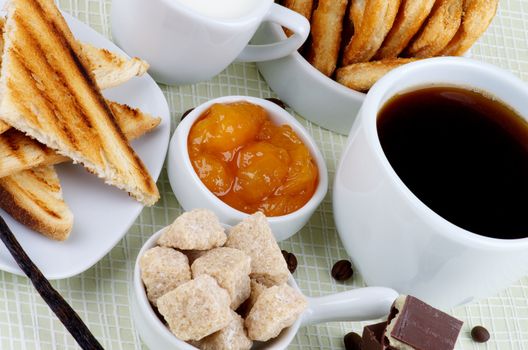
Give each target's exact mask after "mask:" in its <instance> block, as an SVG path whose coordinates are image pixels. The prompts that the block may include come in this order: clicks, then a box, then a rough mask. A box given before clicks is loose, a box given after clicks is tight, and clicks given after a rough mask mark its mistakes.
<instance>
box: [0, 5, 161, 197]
mask: <svg viewBox="0 0 528 350" xmlns="http://www.w3.org/2000/svg"><path fill="white" fill-rule="evenodd" d="M7 12H8V14H7V21H6V25H5V30H4V45H5V46H4V52H3V57H2V72H1V77H0V92H1V103H0V118H1V119H2V120H3V121H4V122H6V123H8V124H10V125H12V126H14V127H15V128H17V129H19V130H21V131H23V132H24V133H26V134H28V135H30V136H31V137H33V138H35V139H37V140H38V141H39V142H41V143H43V144H46V145H47V146H49V147H50V148H53V149H55V150H56V151H57V152H59V153H61V154H63V155H65V156H68V157H70V158H72V159H73V160H74V161H76V162H79V163H81V164H83V165H84V166H85V167H86V168H87V169H88V170H89V171H91V172H93V173H94V174H97V175H98V176H99V177H101V178H104V179H105V181H106V182H107V183H108V184H111V185H114V186H116V187H118V188H121V189H123V190H125V191H127V192H128V193H130V195H131V196H133V197H135V198H136V199H137V200H138V201H140V202H142V203H143V204H145V205H152V204H154V203H155V202H156V201H157V200H158V199H159V192H158V189H157V187H156V184H155V182H154V180H153V179H152V178H151V176H150V174H149V172H148V170H147V168H146V167H145V165H144V164H143V162H142V161H141V160H140V159H139V157H138V156H137V154H136V153H135V152H134V150H133V149H132V148H131V147H130V145H129V144H128V142H127V140H126V138H125V136H124V134H123V133H122V131H121V130H120V128H119V126H118V125H117V121H116V119H115V117H114V116H113V113H112V111H111V109H110V107H109V106H108V105H107V104H106V101H105V100H104V98H103V97H102V95H101V93H100V91H99V88H98V86H97V84H96V82H95V79H94V77H93V75H92V73H91V72H90V71H89V69H88V68H87V67H88V63H87V61H86V59H85V58H84V57H83V55H82V52H81V49H80V44H79V43H78V42H77V41H76V40H75V39H74V38H73V35H72V33H71V32H70V30H69V28H68V26H67V24H66V22H65V21H64V18H63V17H62V15H61V14H60V12H59V10H58V9H57V7H56V5H55V3H54V2H53V1H50V0H10V1H9V2H8V4H7Z"/></svg>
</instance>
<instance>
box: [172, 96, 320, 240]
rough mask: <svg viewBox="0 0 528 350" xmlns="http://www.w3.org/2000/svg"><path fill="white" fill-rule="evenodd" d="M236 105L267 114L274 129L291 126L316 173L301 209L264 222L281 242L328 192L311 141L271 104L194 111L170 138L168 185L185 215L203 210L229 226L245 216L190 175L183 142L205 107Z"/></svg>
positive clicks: (254, 100)
mask: <svg viewBox="0 0 528 350" xmlns="http://www.w3.org/2000/svg"><path fill="white" fill-rule="evenodd" d="M240 101H246V102H249V103H253V104H256V105H259V106H262V107H263V108H264V109H265V110H266V111H267V113H268V117H269V118H270V119H271V120H272V121H273V122H274V123H275V124H277V125H282V124H288V125H289V126H291V127H292V129H293V130H294V131H295V133H296V134H297V135H298V136H299V138H300V139H301V140H302V141H303V142H304V144H305V145H306V147H308V149H309V150H310V153H311V154H312V157H313V159H314V161H315V163H316V165H317V168H318V169H319V184H318V186H317V188H316V190H315V193H314V194H313V196H312V198H311V199H310V200H309V201H308V202H307V203H306V204H305V205H304V206H303V207H301V208H299V209H298V210H296V211H295V212H293V213H290V214H288V215H283V216H276V217H270V218H268V222H269V224H270V226H271V229H272V231H273V234H274V235H275V238H276V239H277V241H282V240H285V239H287V238H289V237H291V236H292V235H294V234H295V233H296V232H298V231H299V230H300V229H301V228H302V227H303V226H304V225H306V223H307V222H308V220H309V219H310V217H311V216H312V214H313V213H314V211H315V209H317V207H318V206H319V204H320V203H321V201H322V200H323V199H324V197H325V195H326V192H327V190H328V171H327V168H326V163H325V161H324V158H323V156H322V154H321V151H319V149H318V148H317V145H316V143H315V141H314V140H313V138H312V137H311V136H310V135H309V134H308V132H307V131H306V129H304V127H303V126H302V125H301V124H300V123H299V122H298V121H297V120H296V119H295V118H294V117H293V116H292V115H291V114H290V113H288V112H287V111H286V110H284V109H282V108H280V107H279V106H277V105H276V104H275V103H273V102H269V101H266V100H263V99H260V98H256V97H247V96H227V97H221V98H217V99H214V100H211V101H209V102H206V103H204V104H202V105H200V106H198V107H197V108H195V109H194V110H193V111H192V112H191V113H189V114H188V115H187V116H186V117H185V119H183V120H182V121H181V123H180V125H178V127H177V128H176V131H175V132H174V135H173V136H172V140H171V142H170V146H169V153H168V166H167V168H168V174H169V181H170V184H171V187H172V190H173V191H174V194H175V195H176V198H177V199H178V201H179V203H180V205H181V206H182V207H183V209H185V210H187V211H189V210H192V209H196V208H206V209H209V210H211V211H213V212H214V213H215V214H216V215H217V216H218V217H219V218H220V221H221V222H224V223H226V224H229V225H234V224H236V223H238V222H240V221H242V219H243V218H245V217H246V216H247V215H248V214H246V213H243V212H241V211H239V210H236V209H234V208H232V207H230V206H229V205H227V204H225V203H224V202H223V201H222V200H221V199H219V198H218V197H216V196H215V195H214V194H213V193H212V192H211V191H209V189H208V188H207V187H206V186H205V185H204V184H203V182H202V181H201V180H200V178H199V177H198V175H197V174H196V172H195V171H194V168H193V166H192V164H191V161H190V158H189V152H188V150H187V139H188V137H189V131H190V129H191V127H192V126H193V125H194V123H195V122H196V120H198V118H200V117H201V116H202V114H203V113H204V112H205V111H206V110H207V109H209V107H211V106H212V105H213V104H215V103H232V102H240Z"/></svg>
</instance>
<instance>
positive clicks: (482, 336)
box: [471, 326, 490, 343]
mask: <svg viewBox="0 0 528 350" xmlns="http://www.w3.org/2000/svg"><path fill="white" fill-rule="evenodd" d="M471 338H473V341H475V342H477V343H485V342H487V341H488V340H489V339H490V334H489V332H488V330H487V329H486V328H484V327H482V326H476V327H473V329H472V330H471Z"/></svg>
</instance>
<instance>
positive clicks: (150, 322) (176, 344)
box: [130, 230, 398, 350]
mask: <svg viewBox="0 0 528 350" xmlns="http://www.w3.org/2000/svg"><path fill="white" fill-rule="evenodd" d="M162 231H163V230H160V231H158V232H157V233H155V234H154V235H152V237H150V239H149V240H148V241H147V242H145V244H144V245H143V247H142V248H141V250H140V252H139V254H138V257H137V259H136V263H135V266H134V275H133V281H132V289H131V296H130V300H131V308H132V319H133V320H134V325H135V328H136V330H137V332H138V333H139V336H140V337H141V339H142V340H143V342H144V343H145V344H146V345H147V347H149V348H150V349H153V350H154V349H156V350H157V349H166V350H169V349H182V350H195V349H196V348H195V347H194V346H191V345H190V344H188V343H186V342H184V341H181V340H179V339H178V338H176V336H174V335H173V334H172V333H171V332H170V331H169V329H168V328H167V326H165V324H164V323H163V321H162V320H160V319H159V318H158V316H157V314H156V313H155V312H154V309H153V308H152V306H151V304H150V302H149V301H148V299H147V294H146V292H145V288H144V286H143V282H142V281H141V271H140V267H139V259H140V258H141V256H143V254H144V253H145V252H146V251H147V250H149V249H150V248H153V247H155V246H156V245H157V244H156V242H157V240H158V238H159V237H160V235H161V233H162ZM288 284H289V285H290V286H292V287H293V288H295V289H297V290H299V287H298V286H297V283H295V280H294V279H293V277H292V276H290V279H289V281H288ZM299 291H300V290H299ZM397 297H398V293H396V292H395V291H394V290H392V289H389V288H381V287H368V288H360V289H354V290H350V291H347V292H343V293H338V294H333V295H329V296H324V297H318V298H311V297H307V300H308V308H307V309H306V310H305V311H304V313H303V314H302V315H301V316H300V317H299V318H298V319H297V321H296V322H295V323H294V324H293V325H292V326H290V327H288V328H286V329H284V330H283V331H282V332H281V334H280V335H279V336H278V337H277V338H275V339H272V340H270V341H268V342H265V343H258V342H255V343H254V345H253V349H272V350H279V349H286V348H287V347H288V345H289V344H290V343H291V342H292V341H293V339H294V338H295V335H296V334H297V332H298V331H299V328H300V327H304V326H307V325H310V324H317V323H323V322H337V321H366V320H373V319H377V318H380V317H384V316H387V315H388V314H389V311H390V307H391V305H392V303H393V302H394V300H395V299H396V298H397Z"/></svg>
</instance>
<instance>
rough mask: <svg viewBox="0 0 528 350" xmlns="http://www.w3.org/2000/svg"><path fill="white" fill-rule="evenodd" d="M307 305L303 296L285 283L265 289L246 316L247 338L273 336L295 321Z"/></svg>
mask: <svg viewBox="0 0 528 350" xmlns="http://www.w3.org/2000/svg"><path fill="white" fill-rule="evenodd" d="M307 305H308V304H307V301H306V299H305V298H304V296H303V295H302V294H301V293H299V292H298V291H297V290H295V289H293V288H292V287H290V286H289V285H287V284H283V285H281V286H273V287H271V288H268V289H266V290H265V291H263V292H262V293H261V294H260V296H259V298H258V299H257V302H256V303H255V305H253V308H251V311H250V312H249V315H248V316H247V317H246V321H245V325H246V328H247V330H248V335H249V338H250V339H253V340H258V341H267V340H269V339H272V338H275V337H276V336H278V335H279V333H280V332H281V331H282V330H283V329H284V328H286V327H289V326H291V325H292V324H294V323H295V321H296V320H297V318H298V317H299V316H300V315H301V314H302V313H303V311H304V310H305V309H306V307H307Z"/></svg>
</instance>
